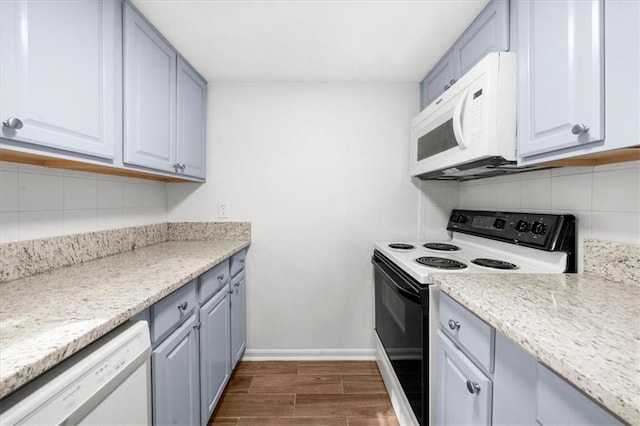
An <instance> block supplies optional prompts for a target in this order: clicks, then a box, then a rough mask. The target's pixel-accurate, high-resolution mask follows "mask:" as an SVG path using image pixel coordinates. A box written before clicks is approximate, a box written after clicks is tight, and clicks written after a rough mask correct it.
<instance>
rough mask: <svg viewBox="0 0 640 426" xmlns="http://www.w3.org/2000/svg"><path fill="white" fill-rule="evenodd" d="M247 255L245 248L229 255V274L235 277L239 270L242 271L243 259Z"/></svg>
mask: <svg viewBox="0 0 640 426" xmlns="http://www.w3.org/2000/svg"><path fill="white" fill-rule="evenodd" d="M245 257H247V250H246V249H244V250H241V251H239V252H238V253H236V254H234V255H233V256H231V267H230V269H231V276H232V277H235V276H236V275H238V274H239V273H240V272H241V271H244V259H245Z"/></svg>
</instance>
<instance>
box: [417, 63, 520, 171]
mask: <svg viewBox="0 0 640 426" xmlns="http://www.w3.org/2000/svg"><path fill="white" fill-rule="evenodd" d="M411 126H412V127H411V149H410V152H411V175H412V176H417V177H419V178H420V179H446V180H466V179H475V178H477V177H479V176H482V177H488V175H491V176H494V175H498V174H503V173H506V172H512V171H514V169H515V168H516V56H515V53H509V52H494V53H489V54H488V55H487V56H485V58H484V59H482V60H481V61H480V62H478V64H476V65H475V66H474V67H473V68H472V69H470V70H469V71H468V72H467V73H466V74H465V75H464V76H462V77H461V78H460V79H459V80H458V81H457V82H456V83H455V84H454V85H452V86H451V87H450V88H449V89H448V90H447V91H445V92H444V93H443V94H442V95H441V96H440V97H439V98H438V99H436V100H435V101H433V102H432V103H431V105H429V106H428V107H426V108H425V109H424V110H423V111H422V112H421V113H420V114H418V115H417V116H416V117H415V118H414V119H413V121H412V122H411ZM523 170H524V169H517V171H523Z"/></svg>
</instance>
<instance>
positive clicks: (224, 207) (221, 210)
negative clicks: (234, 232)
mask: <svg viewBox="0 0 640 426" xmlns="http://www.w3.org/2000/svg"><path fill="white" fill-rule="evenodd" d="M218 219H229V203H228V202H226V201H219V202H218Z"/></svg>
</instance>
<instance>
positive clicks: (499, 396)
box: [436, 294, 622, 426]
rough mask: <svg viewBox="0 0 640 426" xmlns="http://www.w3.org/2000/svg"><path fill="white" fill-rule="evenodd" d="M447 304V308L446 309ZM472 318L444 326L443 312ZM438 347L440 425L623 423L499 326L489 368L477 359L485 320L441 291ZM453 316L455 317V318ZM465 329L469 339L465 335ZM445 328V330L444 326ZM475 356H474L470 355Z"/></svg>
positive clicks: (484, 339)
mask: <svg viewBox="0 0 640 426" xmlns="http://www.w3.org/2000/svg"><path fill="white" fill-rule="evenodd" d="M443 308H444V309H443ZM462 310H464V311H466V312H467V314H468V318H466V319H465V321H464V322H463V321H462V320H460V321H456V322H455V323H452V325H454V326H455V327H452V329H453V328H455V330H456V332H457V334H453V333H452V332H451V331H450V330H447V329H446V328H445V325H444V324H447V325H448V323H447V321H446V320H447V318H446V317H443V314H444V315H451V312H453V313H454V314H458V315H459V314H460V313H461V311H462ZM440 316H441V317H440V329H439V330H438V351H437V363H438V370H437V377H436V380H437V389H438V391H437V393H436V399H437V402H436V424H438V425H490V424H493V425H504V426H506V425H542V426H546V425H549V426H550V425H581V426H596V425H620V424H622V423H621V422H620V421H619V420H618V419H616V418H615V417H614V416H612V415H611V414H609V412H608V411H606V410H605V409H604V408H602V407H601V406H599V405H598V404H596V403H595V402H593V401H592V400H591V399H589V398H588V397H587V396H586V395H585V394H584V393H582V392H581V391H579V390H578V389H576V388H575V387H573V385H571V384H569V383H568V382H566V381H565V380H564V379H562V378H561V377H560V376H558V375H557V374H555V373H554V372H553V371H551V370H550V369H548V368H547V367H546V366H544V365H542V364H541V363H540V362H538V361H537V360H536V359H535V358H534V357H533V356H531V355H530V354H529V353H528V352H526V351H525V350H524V349H523V348H521V347H520V346H518V345H517V344H515V343H513V342H512V341H511V340H509V339H508V338H507V337H506V336H504V335H502V334H501V333H499V332H496V333H495V343H494V341H493V340H491V341H489V344H490V346H491V350H492V353H493V354H494V356H493V358H492V359H491V360H490V361H492V362H493V369H492V368H490V367H491V362H490V365H489V368H487V366H484V367H483V366H482V364H480V363H478V362H477V359H479V357H478V356H477V350H475V351H474V350H470V348H473V347H476V348H477V347H478V345H472V344H470V343H471V342H480V341H485V342H486V341H487V338H486V337H482V334H481V333H478V332H477V331H476V330H479V329H480V328H479V327H478V326H477V325H478V324H474V323H478V322H479V323H482V324H484V325H485V326H488V325H487V324H486V323H484V321H482V320H481V319H480V318H478V317H475V316H474V315H473V314H471V313H470V312H469V311H468V310H467V309H466V308H465V307H463V306H462V305H460V304H459V303H457V302H455V301H454V300H453V299H451V298H450V297H449V296H447V295H444V294H441V297H440ZM454 321H455V320H454ZM464 329H466V332H467V334H466V340H465V339H462V337H463V331H465V330H464ZM443 330H446V331H447V332H446V333H445V332H443ZM472 359H475V360H474V361H472Z"/></svg>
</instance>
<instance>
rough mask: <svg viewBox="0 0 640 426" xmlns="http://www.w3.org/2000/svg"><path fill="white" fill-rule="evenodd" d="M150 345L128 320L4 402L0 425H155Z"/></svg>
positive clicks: (140, 325)
mask: <svg viewBox="0 0 640 426" xmlns="http://www.w3.org/2000/svg"><path fill="white" fill-rule="evenodd" d="M150 356H151V343H150V339H149V326H148V324H147V323H146V322H145V321H140V322H129V323H127V324H125V325H123V326H121V327H119V328H118V329H116V330H114V331H112V332H111V333H109V334H108V335H106V336H104V337H102V338H101V339H100V340H98V341H96V342H94V343H92V344H91V345H90V346H88V347H86V348H85V349H83V350H82V351H80V352H79V353H77V354H75V355H74V356H72V357H71V358H69V359H68V360H66V361H64V362H62V363H61V364H60V365H58V366H57V367H54V368H53V369H52V370H50V371H49V372H47V373H45V374H44V375H42V376H41V377H39V378H38V379H36V380H35V381H33V382H31V383H29V384H27V385H25V386H24V387H23V388H21V389H19V390H18V391H16V392H15V393H13V394H11V395H10V396H9V397H7V398H6V399H4V400H2V401H1V402H0V425H2V426H13V425H61V424H64V425H67V424H79V425H105V426H106V425H151V382H150V377H151V374H150V372H151V370H150V369H151V364H150V362H151V358H150Z"/></svg>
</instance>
